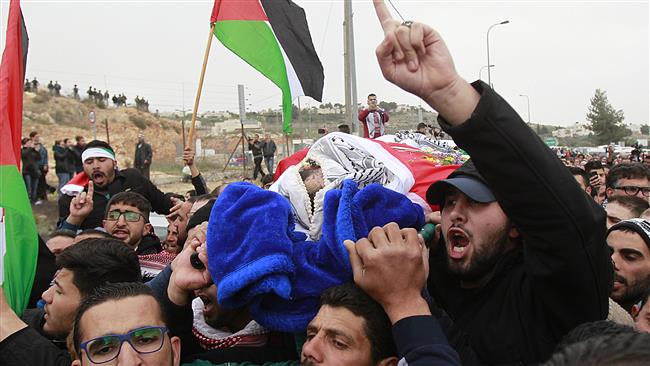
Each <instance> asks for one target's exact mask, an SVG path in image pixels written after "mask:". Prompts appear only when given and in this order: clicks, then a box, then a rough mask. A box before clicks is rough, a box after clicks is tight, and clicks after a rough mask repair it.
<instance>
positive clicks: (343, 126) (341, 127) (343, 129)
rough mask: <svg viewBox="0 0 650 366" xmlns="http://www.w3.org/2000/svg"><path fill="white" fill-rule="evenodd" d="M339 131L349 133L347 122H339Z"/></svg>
mask: <svg viewBox="0 0 650 366" xmlns="http://www.w3.org/2000/svg"><path fill="white" fill-rule="evenodd" d="M338 129H339V132H343V133H350V126H349V125H348V124H345V123H343V124H340V125H338Z"/></svg>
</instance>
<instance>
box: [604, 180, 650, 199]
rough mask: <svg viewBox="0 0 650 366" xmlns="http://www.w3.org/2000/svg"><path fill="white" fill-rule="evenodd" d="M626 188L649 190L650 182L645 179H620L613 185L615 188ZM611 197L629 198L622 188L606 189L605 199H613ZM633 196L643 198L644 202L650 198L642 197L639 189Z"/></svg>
mask: <svg viewBox="0 0 650 366" xmlns="http://www.w3.org/2000/svg"><path fill="white" fill-rule="evenodd" d="M626 186H631V187H637V188H650V181H649V180H648V179H646V178H621V179H619V180H618V182H617V183H616V185H615V187H626ZM613 196H629V195H628V194H627V193H625V190H624V189H623V188H607V197H613ZM635 196H637V197H639V198H643V199H644V200H648V199H649V198H650V197H646V196H644V195H643V192H642V190H641V189H638V190H637V192H636V194H635Z"/></svg>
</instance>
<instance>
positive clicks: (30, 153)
mask: <svg viewBox="0 0 650 366" xmlns="http://www.w3.org/2000/svg"><path fill="white" fill-rule="evenodd" d="M20 156H21V160H22V163H23V166H22V169H23V174H24V175H29V176H32V177H38V176H39V175H40V174H41V173H40V171H39V170H38V161H39V160H40V159H41V154H39V153H38V151H36V150H35V149H34V148H31V147H23V148H22V149H21V150H20Z"/></svg>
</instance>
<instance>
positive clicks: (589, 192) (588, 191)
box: [585, 186, 593, 196]
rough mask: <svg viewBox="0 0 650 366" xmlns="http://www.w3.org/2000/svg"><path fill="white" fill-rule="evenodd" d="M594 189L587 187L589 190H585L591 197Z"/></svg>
mask: <svg viewBox="0 0 650 366" xmlns="http://www.w3.org/2000/svg"><path fill="white" fill-rule="evenodd" d="M592 189H593V188H592V187H591V186H587V188H586V189H585V192H587V194H588V195H590V196H591V190H592Z"/></svg>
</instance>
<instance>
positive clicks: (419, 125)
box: [417, 122, 427, 130]
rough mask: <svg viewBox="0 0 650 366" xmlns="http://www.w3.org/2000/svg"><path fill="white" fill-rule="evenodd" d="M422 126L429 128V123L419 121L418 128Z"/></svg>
mask: <svg viewBox="0 0 650 366" xmlns="http://www.w3.org/2000/svg"><path fill="white" fill-rule="evenodd" d="M420 128H427V124H426V123H424V122H420V123H418V128H417V129H418V130H419V129H420Z"/></svg>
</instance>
